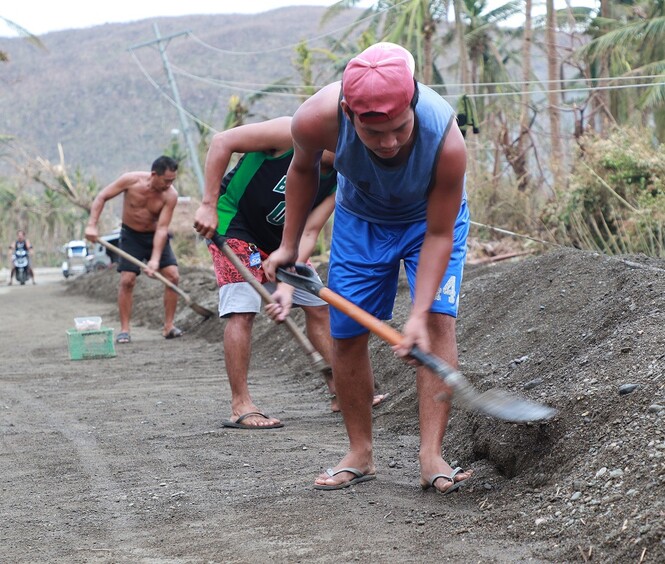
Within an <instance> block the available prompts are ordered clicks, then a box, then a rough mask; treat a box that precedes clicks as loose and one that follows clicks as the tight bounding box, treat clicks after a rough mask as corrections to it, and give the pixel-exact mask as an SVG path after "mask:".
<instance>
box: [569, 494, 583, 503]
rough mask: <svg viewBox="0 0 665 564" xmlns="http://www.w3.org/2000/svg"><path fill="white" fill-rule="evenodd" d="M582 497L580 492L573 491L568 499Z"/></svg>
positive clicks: (572, 499)
mask: <svg viewBox="0 0 665 564" xmlns="http://www.w3.org/2000/svg"><path fill="white" fill-rule="evenodd" d="M581 497H582V492H575V493H574V494H573V495H571V496H570V501H577V500H578V499H580V498H581Z"/></svg>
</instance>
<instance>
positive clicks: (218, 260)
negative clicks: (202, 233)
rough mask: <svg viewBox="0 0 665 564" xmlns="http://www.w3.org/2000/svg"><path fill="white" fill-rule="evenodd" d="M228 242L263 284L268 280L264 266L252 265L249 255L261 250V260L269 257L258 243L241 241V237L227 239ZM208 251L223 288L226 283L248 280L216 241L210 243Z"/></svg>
mask: <svg viewBox="0 0 665 564" xmlns="http://www.w3.org/2000/svg"><path fill="white" fill-rule="evenodd" d="M226 244H227V245H228V246H229V247H230V248H231V250H232V251H233V252H234V253H235V254H236V255H237V257H238V258H239V259H240V260H241V261H242V262H243V264H244V265H245V266H246V267H247V268H248V269H249V270H250V271H251V272H252V274H254V278H256V279H257V280H258V281H259V282H261V284H265V283H266V282H268V279H267V278H266V275H265V273H264V272H263V267H262V266H261V265H258V266H250V265H249V257H250V255H251V254H252V253H255V252H257V251H258V252H259V254H260V255H261V262H263V261H264V260H265V259H267V258H268V255H267V254H266V253H264V252H263V251H262V250H261V249H259V248H258V247H257V246H256V245H253V244H250V243H247V242H245V241H241V240H240V239H227V240H226ZM208 251H210V254H211V256H212V264H213V268H214V269H215V276H216V277H217V285H218V286H219V287H220V288H221V287H222V286H225V285H226V284H236V283H238V282H245V281H246V280H245V279H244V278H243V277H242V275H241V274H240V272H238V270H237V269H236V267H235V266H233V264H232V263H231V261H230V260H229V259H227V258H226V257H225V256H224V255H223V254H222V253H221V251H220V250H219V249H218V248H217V247H216V246H215V244H214V243H211V244H210V245H208Z"/></svg>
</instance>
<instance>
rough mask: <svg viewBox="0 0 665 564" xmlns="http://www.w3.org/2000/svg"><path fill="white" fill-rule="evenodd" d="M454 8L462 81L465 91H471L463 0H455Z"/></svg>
mask: <svg viewBox="0 0 665 564" xmlns="http://www.w3.org/2000/svg"><path fill="white" fill-rule="evenodd" d="M453 8H454V10H455V35H456V36H457V47H458V49H459V69H460V82H461V83H462V84H463V85H464V86H463V87H462V88H463V89H464V91H465V92H469V91H473V90H472V87H469V86H467V85H468V84H469V83H470V80H469V54H468V52H467V50H466V41H465V40H464V22H463V21H462V2H461V0H454V1H453Z"/></svg>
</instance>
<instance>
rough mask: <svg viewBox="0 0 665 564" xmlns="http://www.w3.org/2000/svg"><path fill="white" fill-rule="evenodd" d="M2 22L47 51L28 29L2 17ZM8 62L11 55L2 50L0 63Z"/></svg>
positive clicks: (0, 18)
mask: <svg viewBox="0 0 665 564" xmlns="http://www.w3.org/2000/svg"><path fill="white" fill-rule="evenodd" d="M0 20H2V21H3V22H4V23H5V24H6V25H7V26H8V27H9V28H11V29H13V30H14V31H15V32H16V34H17V35H18V36H19V37H24V38H25V39H27V40H28V41H29V42H30V43H32V44H33V45H35V46H36V47H39V48H40V49H44V50H46V47H45V46H44V44H43V43H42V42H41V41H40V40H39V38H38V37H37V36H35V35H32V33H30V32H29V31H28V30H27V29H25V28H23V27H21V26H20V25H18V24H17V23H15V22H13V21H11V20H8V19H7V18H3V17H2V16H0ZM7 61H9V55H8V54H7V53H6V52H5V51H1V50H0V62H7Z"/></svg>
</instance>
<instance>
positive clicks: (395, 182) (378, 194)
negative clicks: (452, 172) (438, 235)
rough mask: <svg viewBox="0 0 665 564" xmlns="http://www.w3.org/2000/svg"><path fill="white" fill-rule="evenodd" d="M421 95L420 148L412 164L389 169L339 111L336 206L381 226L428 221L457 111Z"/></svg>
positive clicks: (429, 93) (432, 95)
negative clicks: (441, 159) (441, 158)
mask: <svg viewBox="0 0 665 564" xmlns="http://www.w3.org/2000/svg"><path fill="white" fill-rule="evenodd" d="M418 92H419V97H418V103H417V104H416V112H415V114H416V115H415V123H414V127H415V132H414V135H415V136H416V138H415V142H414V143H413V147H412V148H411V154H410V155H409V157H408V159H407V160H406V161H405V162H404V163H402V164H400V165H397V166H387V165H385V164H384V163H382V162H381V160H380V159H379V158H378V157H377V156H376V155H374V153H372V152H371V151H370V150H369V149H367V147H365V145H364V144H363V142H362V141H361V140H360V139H359V137H358V136H357V134H356V131H355V128H354V127H353V124H352V123H351V122H350V120H349V119H347V118H346V116H344V114H343V113H342V112H341V110H340V117H339V136H338V139H337V148H336V151H335V170H337V173H338V174H337V196H336V203H337V205H338V206H341V207H342V208H344V209H345V210H346V211H348V212H349V213H351V214H353V215H355V216H357V217H359V218H361V219H364V220H366V221H369V222H371V223H382V224H399V223H413V222H416V221H423V220H424V219H425V215H426V208H427V196H428V194H429V191H430V189H431V186H432V183H433V179H434V171H435V168H436V164H437V162H438V158H439V154H440V153H441V148H442V147H443V142H444V141H445V139H446V136H447V134H448V131H449V130H450V127H451V125H452V123H453V120H454V119H455V111H454V110H453V108H452V107H451V106H450V104H448V102H446V101H445V100H444V99H443V98H442V97H441V96H440V95H439V94H437V93H436V92H434V90H432V89H431V88H429V87H427V86H424V85H423V84H418Z"/></svg>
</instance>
